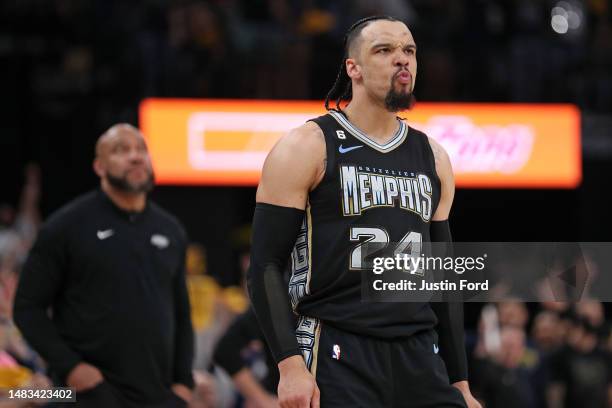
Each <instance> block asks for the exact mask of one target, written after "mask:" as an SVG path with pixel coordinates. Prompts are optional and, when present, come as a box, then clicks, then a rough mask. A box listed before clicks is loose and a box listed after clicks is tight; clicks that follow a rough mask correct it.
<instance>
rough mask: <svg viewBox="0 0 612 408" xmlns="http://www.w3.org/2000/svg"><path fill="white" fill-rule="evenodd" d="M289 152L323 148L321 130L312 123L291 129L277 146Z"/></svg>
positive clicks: (323, 140)
mask: <svg viewBox="0 0 612 408" xmlns="http://www.w3.org/2000/svg"><path fill="white" fill-rule="evenodd" d="M281 144H282V146H283V147H285V148H287V149H291V150H300V149H304V148H308V147H311V148H317V147H320V146H323V147H324V146H325V139H324V137H323V130H321V128H320V127H319V125H317V124H316V123H315V122H313V121H308V122H306V123H304V124H303V125H301V126H298V127H296V128H294V129H291V130H290V131H289V132H287V133H286V134H285V135H283V136H282V137H281V139H280V140H279V145H281Z"/></svg>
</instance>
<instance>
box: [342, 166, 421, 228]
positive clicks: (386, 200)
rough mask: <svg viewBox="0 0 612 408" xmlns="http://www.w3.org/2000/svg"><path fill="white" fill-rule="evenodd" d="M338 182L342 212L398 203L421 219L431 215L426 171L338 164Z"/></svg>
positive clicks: (391, 205)
mask: <svg viewBox="0 0 612 408" xmlns="http://www.w3.org/2000/svg"><path fill="white" fill-rule="evenodd" d="M340 182H341V184H342V191H343V194H342V210H343V214H344V215H345V216H353V215H359V214H361V212H362V211H364V210H367V209H370V208H376V207H394V206H395V205H397V204H399V208H401V209H404V210H406V211H411V212H414V213H416V214H418V215H420V216H421V218H422V219H423V221H425V222H427V221H429V220H430V219H431V216H432V214H431V212H432V188H431V187H432V186H431V180H430V179H429V177H428V176H427V175H426V174H422V173H411V172H408V171H395V170H386V169H379V168H372V167H367V166H353V165H342V166H340Z"/></svg>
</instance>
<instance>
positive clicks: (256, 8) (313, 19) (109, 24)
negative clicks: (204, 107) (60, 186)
mask: <svg viewBox="0 0 612 408" xmlns="http://www.w3.org/2000/svg"><path fill="white" fill-rule="evenodd" d="M610 9H611V8H610V1H609V0H583V1H578V0H566V1H559V0H535V1H534V0H487V1H484V0H478V1H467V0H461V1H458V0H452V1H451V0H377V1H369V0H359V1H349V0H306V1H296V0H139V1H133V2H122V1H116V0H115V1H113V0H111V1H108V0H104V1H102V0H90V1H79V0H50V1H49V0H19V1H17V0H13V1H4V2H2V3H1V4H0V60H2V64H3V66H4V68H3V70H4V71H5V72H3V75H2V77H3V78H2V79H1V80H2V81H4V82H5V85H6V90H7V91H8V92H9V93H10V94H15V95H17V94H21V96H20V97H19V98H18V99H17V100H16V101H15V102H16V104H15V106H13V107H12V108H11V109H18V108H19V107H23V106H24V105H25V106H27V105H34V106H30V107H31V108H33V109H35V111H36V112H37V113H41V114H44V115H49V116H50V117H56V118H61V117H65V116H68V115H70V114H74V113H77V112H85V111H87V110H88V109H87V108H88V107H90V106H91V105H95V107H96V110H95V111H96V115H97V116H98V117H97V118H96V120H97V121H98V122H102V123H108V122H109V120H108V118H109V117H112V118H113V120H116V118H117V117H120V116H121V115H123V116H124V119H125V120H126V121H128V122H132V123H133V122H135V121H134V120H129V119H135V115H136V109H137V104H138V102H139V101H140V100H141V99H142V98H143V97H150V96H165V97H214V98H289V99H296V98H297V99H304V98H306V99H307V98H314V99H322V98H323V97H324V96H325V94H326V92H327V90H328V89H329V88H330V86H331V84H332V82H333V80H334V79H335V76H336V74H337V69H338V64H339V61H340V57H341V54H342V40H343V35H344V33H345V32H346V30H347V28H348V27H349V26H350V25H351V24H352V23H353V22H354V21H356V20H357V19H358V18H360V17H363V16H366V15H371V14H389V15H394V16H397V17H398V18H400V19H402V20H404V21H406V22H407V23H408V25H409V26H410V28H411V29H412V31H413V33H414V36H415V39H416V41H417V44H418V46H419V80H418V81H417V88H416V94H417V98H418V99H421V100H427V101H431V100H445V101H518V102H573V103H576V104H578V105H579V106H580V107H581V108H582V109H584V110H590V111H596V112H609V111H610V110H611V109H612V96H611V95H612V70H610V67H611V66H612V43H611V42H610V41H609V39H610V37H612V25H611V24H612V23H611V19H612V13H611V10H610ZM555 10H556V11H555ZM559 10H560V11H559ZM555 13H561V14H563V16H562V18H561V22H563V21H565V22H566V23H568V25H569V27H561V29H560V28H559V27H558V24H555V22H557V23H558V20H555V19H553V18H552V17H554V16H555ZM564 19H565V20H564ZM563 28H565V31H563V30H562V29H563Z"/></svg>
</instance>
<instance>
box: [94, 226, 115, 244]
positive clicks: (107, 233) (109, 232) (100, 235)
mask: <svg viewBox="0 0 612 408" xmlns="http://www.w3.org/2000/svg"><path fill="white" fill-rule="evenodd" d="M113 234H115V231H113V230H112V229H107V230H104V231H98V233H97V235H98V239H99V240H100V241H102V240H105V239H106V238H108V237H110V236H112V235H113Z"/></svg>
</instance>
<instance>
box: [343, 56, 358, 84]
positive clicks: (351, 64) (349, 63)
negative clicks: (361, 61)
mask: <svg viewBox="0 0 612 408" xmlns="http://www.w3.org/2000/svg"><path fill="white" fill-rule="evenodd" d="M344 65H345V66H346V73H347V74H348V76H349V78H351V79H359V78H361V67H360V66H359V65H358V64H357V61H356V60H355V59H354V58H347V59H346V61H345V63H344Z"/></svg>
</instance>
